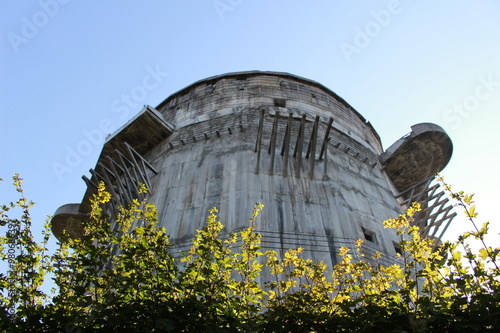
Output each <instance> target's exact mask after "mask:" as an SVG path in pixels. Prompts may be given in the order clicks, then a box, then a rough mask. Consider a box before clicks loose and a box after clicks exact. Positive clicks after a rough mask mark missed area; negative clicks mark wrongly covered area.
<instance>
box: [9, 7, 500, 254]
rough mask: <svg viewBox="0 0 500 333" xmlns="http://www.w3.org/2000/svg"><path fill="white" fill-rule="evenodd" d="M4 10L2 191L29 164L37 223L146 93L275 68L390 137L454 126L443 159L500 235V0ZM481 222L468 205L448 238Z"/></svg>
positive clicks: (387, 140) (72, 189)
mask: <svg viewBox="0 0 500 333" xmlns="http://www.w3.org/2000/svg"><path fill="white" fill-rule="evenodd" d="M0 15H1V23H0V37H1V49H0V52H1V53H0V56H1V58H0V84H1V86H0V112H1V118H0V177H1V178H4V182H3V183H2V184H0V202H1V203H5V202H7V201H11V200H15V199H16V198H17V196H16V194H15V192H14V191H13V190H12V189H11V186H10V184H9V183H10V177H11V176H12V175H13V174H14V173H20V174H21V176H22V177H23V178H24V179H25V182H24V187H25V190H26V195H27V197H29V198H30V199H32V200H33V201H35V202H36V204H37V205H36V207H35V208H34V209H33V211H32V217H33V219H34V224H35V231H36V230H40V229H41V226H42V225H43V222H44V220H45V218H46V216H47V215H50V214H53V213H54V212H55V210H56V209H57V208H58V207H59V206H61V205H63V204H66V203H72V202H75V203H79V202H80V201H81V199H82V197H83V194H84V191H85V183H84V182H83V180H82V179H81V176H82V175H89V172H88V170H89V169H90V168H93V167H94V166H95V164H96V161H97V157H98V155H99V153H100V151H101V148H102V145H103V142H104V136H105V135H106V134H109V133H111V132H113V131H114V130H115V129H117V128H119V127H120V126H121V125H123V124H124V123H125V122H126V121H127V120H128V119H130V118H131V117H132V116H133V115H135V114H136V113H138V112H139V111H140V110H141V109H142V106H143V105H144V104H149V105H152V106H156V105H157V104H159V103H160V102H161V101H162V100H164V99H165V98H167V97H168V96H169V95H170V94H172V93H174V92H176V91H178V90H179V89H182V88H183V87H185V86H187V85H189V84H191V83H192V82H194V81H197V80H200V79H203V78H206V77H209V76H213V75H218V74H223V73H227V72H234V71H245V70H264V71H282V72H289V73H292V74H296V75H299V76H303V77H306V78H309V79H312V80H315V81H318V82H320V83H322V84H323V85H325V86H326V87H328V88H330V89H331V90H333V91H335V92H336V93H337V94H338V95H340V96H341V97H342V98H344V99H345V100H346V101H347V102H348V103H350V104H351V105H352V106H353V107H354V108H355V109H356V110H357V111H359V112H360V113H361V114H362V115H363V116H364V117H365V118H366V119H368V120H369V121H370V122H371V123H372V124H373V126H374V128H375V129H376V130H377V132H378V133H379V135H380V137H381V139H382V143H383V146H384V149H385V148H387V147H389V146H390V145H391V144H392V143H393V142H395V141H396V140H397V139H399V138H400V137H401V136H403V135H405V134H407V133H409V132H410V126H412V125H414V124H417V123H420V122H433V123H436V124H438V125H440V126H442V127H443V128H444V129H445V130H446V131H447V133H448V134H449V136H450V137H451V139H452V141H453V143H454V152H453V156H452V159H451V162H450V163H449V165H448V166H447V167H446V169H445V170H444V171H443V174H444V175H445V177H446V179H447V180H448V181H449V182H450V183H451V184H452V185H453V186H454V188H455V189H456V190H464V191H466V192H467V193H476V199H477V202H478V212H479V213H480V215H479V218H480V221H485V220H491V221H492V224H493V226H492V228H493V229H494V234H493V242H496V244H492V245H495V246H498V243H499V242H498V241H499V236H498V232H499V231H500V228H499V227H498V223H500V221H499V219H498V206H499V205H500V195H499V187H500V186H499V185H500V177H499V173H498V169H499V158H498V155H499V144H500V134H499V131H498V128H499V126H500V115H499V111H500V19H499V17H500V2H499V1H494V0H489V1H488V0H477V1H465V0H453V1H451V0H449V1H410V0H401V1H387V0H384V1H374V0H369V1H353V0H342V1H341V0H314V1H299V0H286V1H285V0H282V1H279V0H275V1H264V0H216V1H214V0H182V1H159V0H157V1H154V0H150V1H117V0H108V1H79V0H72V1H70V0H40V1H17V0H10V1H9V0H3V1H1V2H0ZM126 96H130V97H128V98H127V97H126ZM495 213H496V214H495ZM460 215H462V214H461V213H460ZM469 229H471V226H470V225H469V224H467V222H466V221H464V219H463V218H461V219H455V222H454V224H453V225H452V227H451V228H450V230H449V232H448V233H447V234H446V238H449V239H456V235H457V234H458V233H459V232H463V231H466V230H469Z"/></svg>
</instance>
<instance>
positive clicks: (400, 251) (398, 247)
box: [393, 243, 403, 255]
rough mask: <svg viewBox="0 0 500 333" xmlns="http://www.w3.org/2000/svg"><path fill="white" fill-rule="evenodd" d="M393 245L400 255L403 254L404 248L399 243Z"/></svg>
mask: <svg viewBox="0 0 500 333" xmlns="http://www.w3.org/2000/svg"><path fill="white" fill-rule="evenodd" d="M393 245H394V251H396V253H398V254H400V255H403V250H402V249H401V246H400V245H399V244H398V243H393Z"/></svg>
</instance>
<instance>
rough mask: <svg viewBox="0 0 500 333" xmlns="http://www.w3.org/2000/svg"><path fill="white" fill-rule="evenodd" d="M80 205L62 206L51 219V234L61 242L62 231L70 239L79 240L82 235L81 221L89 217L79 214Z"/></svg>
mask: <svg viewBox="0 0 500 333" xmlns="http://www.w3.org/2000/svg"><path fill="white" fill-rule="evenodd" d="M79 209H80V204H66V205H62V206H61V207H59V208H58V209H57V210H56V213H55V214H54V217H53V218H52V221H51V222H52V232H53V233H54V235H55V236H56V237H57V238H58V239H59V240H61V236H62V234H63V231H66V233H67V234H68V235H69V237H71V238H80V237H82V235H83V221H85V220H87V219H88V218H89V217H88V215H86V214H82V213H80V212H79Z"/></svg>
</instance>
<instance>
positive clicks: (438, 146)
mask: <svg viewBox="0 0 500 333" xmlns="http://www.w3.org/2000/svg"><path fill="white" fill-rule="evenodd" d="M412 130H413V131H412V133H410V135H408V136H406V137H404V138H402V139H401V140H400V141H398V142H397V143H395V145H393V146H391V147H390V149H388V150H387V151H386V152H385V153H384V152H383V149H382V146H381V143H380V139H379V136H378V134H377V133H376V131H375V130H374V128H373V127H372V126H371V124H370V123H369V122H368V121H367V120H366V119H364V118H363V117H362V116H361V115H360V114H359V113H358V112H357V111H356V110H354V109H353V108H352V107H351V106H350V105H349V104H347V103H346V102H345V101H344V100H343V99H342V98H340V97H339V96H337V95H336V94H335V93H334V92H332V91H331V90H329V89H328V88H326V87H324V86H322V85H321V84H319V83H317V82H314V81H311V80H308V79H305V78H302V77H298V76H295V75H291V74H287V73H275V72H259V71H252V72H240V73H229V74H224V75H220V76H216V77H211V78H207V79H204V80H201V81H198V82H195V83H193V84H192V85H190V86H188V87H186V88H184V89H182V90H180V91H179V92H177V93H175V94H173V95H171V96H170V97H168V98H167V99H166V100H165V101H163V102H162V103H160V105H158V106H157V107H156V108H153V107H150V106H147V107H146V108H145V109H144V110H142V111H141V112H140V113H139V114H138V115H137V116H136V117H135V118H134V119H132V120H131V121H130V122H129V123H128V124H126V125H125V126H124V127H122V128H121V129H120V130H118V131H117V133H115V134H113V135H112V136H111V137H110V138H108V140H107V141H106V143H105V145H104V148H103V153H102V154H101V156H100V157H99V161H98V163H97V165H96V168H95V169H93V170H92V177H91V178H90V179H88V178H86V182H87V184H88V190H87V192H86V194H85V196H84V199H83V200H82V203H81V204H80V206H71V209H73V210H74V212H73V213H74V216H71V214H69V215H68V212H67V211H66V210H67V209H66V210H64V211H63V213H64V214H65V215H58V214H57V213H56V216H55V217H54V220H53V231H54V233H55V234H56V235H60V233H61V230H64V229H65V228H66V229H68V230H70V229H71V230H73V234H77V232H76V231H74V229H75V228H76V227H75V223H74V218H78V217H80V218H81V214H85V213H87V212H88V200H89V198H90V195H91V194H92V193H93V192H94V191H95V185H96V184H97V182H98V181H100V180H102V181H105V182H106V185H107V187H108V188H110V189H111V191H112V192H114V193H115V194H116V197H117V199H116V200H115V202H114V205H120V204H126V203H127V202H129V200H130V199H131V198H133V197H134V196H137V193H136V192H134V191H133V190H131V188H132V187H133V186H132V185H131V184H132V183H134V182H137V181H141V180H143V182H145V183H146V184H147V185H148V186H149V187H150V197H149V200H151V201H153V202H154V203H155V204H156V205H157V206H158V213H159V221H160V224H161V225H162V226H163V227H165V228H166V229H167V232H168V234H169V235H170V237H171V240H172V242H173V243H175V244H177V248H178V249H179V250H182V249H186V248H187V247H188V246H189V241H190V239H192V237H193V235H194V234H195V232H196V230H197V229H201V228H202V227H203V226H204V224H205V220H206V217H207V215H208V210H209V209H210V208H212V207H217V208H218V209H219V219H220V221H221V222H222V223H223V224H224V226H225V229H224V232H225V233H229V232H233V231H237V230H240V229H242V228H245V227H246V226H247V225H248V219H249V218H250V217H251V213H252V210H253V207H254V204H255V203H257V202H259V203H262V204H264V205H265V208H264V209H263V211H262V212H261V214H260V216H259V218H258V220H257V225H258V230H257V231H258V232H260V233H261V234H262V236H263V237H262V246H263V250H268V249H272V250H277V251H278V253H283V251H286V250H288V249H292V248H297V247H302V248H304V249H305V251H304V256H305V257H308V258H312V259H314V260H322V261H324V262H325V263H327V264H328V265H329V266H331V265H333V264H335V263H336V262H338V259H339V258H338V249H339V248H340V247H341V246H348V247H351V248H352V247H354V242H355V241H356V240H357V239H365V244H364V251H365V253H366V254H367V255H370V254H373V253H375V251H379V252H381V253H382V259H381V260H382V261H383V262H385V263H387V264H390V263H392V262H393V260H394V257H395V247H394V244H395V243H397V242H398V238H397V237H396V235H395V233H394V231H393V230H388V229H384V228H383V223H382V222H383V221H384V220H385V219H388V218H390V217H395V216H397V215H398V214H400V213H401V212H402V207H401V204H402V198H397V196H398V193H400V192H401V191H404V190H406V189H407V188H410V187H411V186H415V185H416V184H418V183H419V182H422V181H424V180H425V179H427V178H429V177H431V176H432V175H433V174H434V173H435V172H438V171H440V170H441V169H442V168H444V166H446V164H447V163H448V161H449V159H450V157H451V140H450V139H449V138H448V136H447V135H446V133H445V132H444V131H443V130H442V129H441V128H440V127H439V126H437V125H434V124H420V125H416V127H414V128H412ZM63 207H64V206H63ZM115 209H116V207H115ZM69 217H71V218H72V220H70V219H69ZM65 221H67V223H66V222H65ZM75 230H76V229H75ZM80 232H81V231H80Z"/></svg>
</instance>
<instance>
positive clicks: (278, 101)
mask: <svg viewBox="0 0 500 333" xmlns="http://www.w3.org/2000/svg"><path fill="white" fill-rule="evenodd" d="M274 106H277V107H280V108H285V107H286V100H285V99H282V98H275V99H274Z"/></svg>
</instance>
